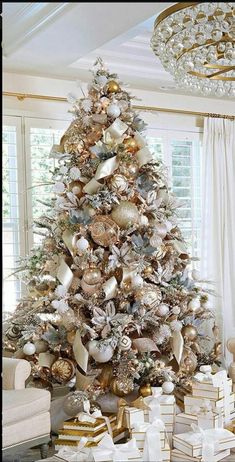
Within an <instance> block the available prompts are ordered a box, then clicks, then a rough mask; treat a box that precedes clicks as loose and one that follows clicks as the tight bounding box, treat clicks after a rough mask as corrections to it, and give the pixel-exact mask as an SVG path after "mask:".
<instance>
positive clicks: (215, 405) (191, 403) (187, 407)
mask: <svg viewBox="0 0 235 462" xmlns="http://www.w3.org/2000/svg"><path fill="white" fill-rule="evenodd" d="M204 399H205V398H201V397H200V398H197V397H196V396H191V395H186V396H185V397H184V411H185V413H186V414H194V415H196V411H193V409H192V407H195V406H196V407H201V406H202V405H203V400H204ZM210 403H211V407H212V410H215V411H216V410H218V411H219V410H220V409H223V408H224V398H221V399H218V400H214V399H210ZM234 405H235V404H234V393H231V394H230V397H229V412H230V413H232V412H233V411H234Z"/></svg>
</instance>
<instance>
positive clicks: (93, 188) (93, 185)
mask: <svg viewBox="0 0 235 462" xmlns="http://www.w3.org/2000/svg"><path fill="white" fill-rule="evenodd" d="M101 186H102V184H101V183H99V182H98V181H96V180H95V178H92V180H91V181H89V182H88V183H87V184H86V186H84V188H83V191H84V192H85V193H87V194H95V193H96V192H97V191H98V190H99V189H100V188H101Z"/></svg>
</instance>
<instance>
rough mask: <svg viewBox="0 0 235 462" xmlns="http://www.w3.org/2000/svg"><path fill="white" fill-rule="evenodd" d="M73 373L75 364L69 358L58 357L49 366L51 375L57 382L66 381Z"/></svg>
mask: <svg viewBox="0 0 235 462" xmlns="http://www.w3.org/2000/svg"><path fill="white" fill-rule="evenodd" d="M74 374H75V366H74V363H73V361H71V360H70V359H66V358H59V359H57V360H56V361H55V362H54V363H53V364H52V366H51V375H52V377H53V378H54V379H55V380H56V381H57V382H58V383H67V382H68V381H69V380H71V379H72V378H73V376H74Z"/></svg>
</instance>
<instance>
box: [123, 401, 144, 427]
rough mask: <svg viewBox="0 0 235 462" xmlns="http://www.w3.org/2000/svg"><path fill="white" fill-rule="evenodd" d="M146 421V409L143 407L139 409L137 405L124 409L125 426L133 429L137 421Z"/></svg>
mask: <svg viewBox="0 0 235 462" xmlns="http://www.w3.org/2000/svg"><path fill="white" fill-rule="evenodd" d="M143 422H144V411H143V410H142V409H137V408H136V407H128V406H126V407H125V410H124V426H127V428H129V429H131V428H133V427H134V425H135V423H143Z"/></svg>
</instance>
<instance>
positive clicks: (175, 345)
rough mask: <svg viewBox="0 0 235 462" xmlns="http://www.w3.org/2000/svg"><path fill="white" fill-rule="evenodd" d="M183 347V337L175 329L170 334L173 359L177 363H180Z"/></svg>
mask: <svg viewBox="0 0 235 462" xmlns="http://www.w3.org/2000/svg"><path fill="white" fill-rule="evenodd" d="M183 348H184V339H183V336H182V334H181V332H177V331H175V332H174V333H173V335H172V350H173V353H174V356H175V359H176V361H177V363H178V364H180V361H181V358H182V354H183Z"/></svg>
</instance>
